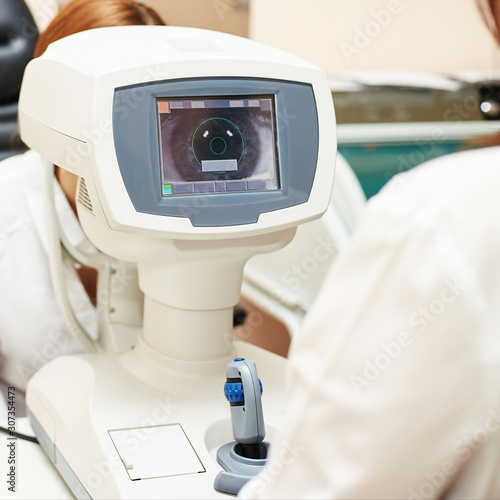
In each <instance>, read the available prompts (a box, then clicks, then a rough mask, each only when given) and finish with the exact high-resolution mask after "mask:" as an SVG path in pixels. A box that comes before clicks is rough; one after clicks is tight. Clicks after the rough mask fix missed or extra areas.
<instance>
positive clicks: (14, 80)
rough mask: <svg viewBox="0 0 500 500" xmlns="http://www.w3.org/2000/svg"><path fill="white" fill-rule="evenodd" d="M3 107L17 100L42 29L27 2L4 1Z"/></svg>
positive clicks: (0, 36) (0, 0) (0, 38)
mask: <svg viewBox="0 0 500 500" xmlns="http://www.w3.org/2000/svg"><path fill="white" fill-rule="evenodd" d="M0 12H1V16H0V104H5V103H11V102H15V101H17V99H18V97H19V89H20V87H21V80H22V78H23V73H24V68H25V67H26V65H27V64H28V62H29V61H30V59H31V58H32V57H33V50H34V49H35V45H36V42H37V40H38V30H37V28H36V24H35V21H34V20H33V16H32V15H31V12H30V11H29V9H28V7H27V6H26V4H25V3H24V1H23V0H0Z"/></svg>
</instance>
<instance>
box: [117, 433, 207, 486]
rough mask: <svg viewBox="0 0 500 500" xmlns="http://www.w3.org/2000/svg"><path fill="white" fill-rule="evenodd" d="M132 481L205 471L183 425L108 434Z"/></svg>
mask: <svg viewBox="0 0 500 500" xmlns="http://www.w3.org/2000/svg"><path fill="white" fill-rule="evenodd" d="M109 435H110V436H111V439H112V441H113V443H114V445H115V447H116V450H117V451H118V454H119V455H120V458H121V460H122V463H123V465H124V467H125V469H126V470H127V473H128V475H129V477H130V479H131V480H132V481H136V480H138V479H152V478H155V477H165V476H178V475H181V474H197V473H199V472H205V467H203V464H202V463H201V461H200V459H199V458H198V455H197V454H196V452H195V450H194V448H193V446H192V444H191V442H190V441H189V439H188V437H187V436H186V433H185V432H184V429H183V428H182V426H181V425H180V424H169V425H158V426H152V427H137V428H133V429H117V430H111V431H109Z"/></svg>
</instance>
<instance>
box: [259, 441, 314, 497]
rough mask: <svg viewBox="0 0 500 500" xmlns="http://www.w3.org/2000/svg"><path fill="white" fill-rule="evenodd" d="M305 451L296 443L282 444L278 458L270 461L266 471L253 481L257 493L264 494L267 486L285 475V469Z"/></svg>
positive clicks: (267, 463) (304, 448) (286, 442)
mask: <svg viewBox="0 0 500 500" xmlns="http://www.w3.org/2000/svg"><path fill="white" fill-rule="evenodd" d="M275 446H276V445H275ZM305 450H306V447H305V446H302V445H299V444H297V443H296V442H295V441H293V442H292V443H290V442H288V441H284V442H283V443H281V446H280V451H279V453H278V456H277V457H273V458H271V459H268V460H267V462H266V466H265V468H264V470H263V471H262V472H261V473H260V474H259V475H258V477H257V478H256V479H254V480H253V487H254V488H255V491H256V492H257V493H259V492H262V491H263V490H264V489H265V488H266V486H267V485H269V484H272V483H274V481H276V479H277V478H278V477H279V476H281V474H283V471H284V470H285V468H286V467H287V466H288V465H290V464H292V463H293V462H295V460H297V459H298V458H299V457H300V455H301V453H303V452H304V451H305Z"/></svg>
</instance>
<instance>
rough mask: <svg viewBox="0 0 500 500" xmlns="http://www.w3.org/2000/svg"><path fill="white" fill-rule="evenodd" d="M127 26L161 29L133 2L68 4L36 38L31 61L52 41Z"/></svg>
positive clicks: (79, 0)
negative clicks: (88, 31) (77, 34)
mask: <svg viewBox="0 0 500 500" xmlns="http://www.w3.org/2000/svg"><path fill="white" fill-rule="evenodd" d="M128 25H160V26H161V25H165V22H164V21H163V19H162V18H161V17H160V16H159V15H158V14H157V13H156V12H155V11H154V10H153V9H152V8H150V7H148V6H146V5H144V4H142V3H138V2H135V1H134V0H72V1H71V2H69V3H68V4H66V5H65V6H64V7H63V8H62V9H61V11H60V12H59V13H58V14H57V16H56V17H55V18H54V19H53V20H52V22H51V23H50V24H49V25H48V27H47V29H46V30H45V31H44V32H43V33H42V34H41V35H40V38H39V39H38V43H37V45H36V47H35V54H34V56H35V57H38V56H41V55H42V54H43V53H44V52H45V49H46V48H47V47H48V46H49V45H50V44H51V43H52V42H55V41H56V40H59V39H60V38H64V37H66V36H69V35H72V34H74V33H79V32H80V31H85V30H89V29H93V28H106V27H108V26H128Z"/></svg>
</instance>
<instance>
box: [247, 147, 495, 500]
mask: <svg viewBox="0 0 500 500" xmlns="http://www.w3.org/2000/svg"><path fill="white" fill-rule="evenodd" d="M288 375H289V377H288V381H289V386H288V394H289V403H290V406H289V412H288V416H287V417H288V420H287V424H286V426H284V428H283V429H281V430H280V432H279V435H278V437H277V439H276V441H275V444H274V445H273V446H272V448H271V452H270V457H269V460H268V463H267V468H266V470H265V471H264V472H263V474H262V475H261V476H258V477H257V478H256V479H254V480H253V481H251V482H250V483H248V484H247V486H246V487H245V488H244V489H243V490H242V491H241V492H240V496H241V497H242V498H266V499H270V498H287V499H291V498H307V499H312V498H329V499H336V498H338V499H350V498H357V499H375V498H380V499H390V498H394V499H403V498H411V499H414V498H426V499H428V498H447V499H483V498H492V499H493V498H495V499H498V498H500V148H490V149H485V150H480V151H472V152H466V153H459V154H455V155H450V156H447V157H442V158H440V159H437V160H433V161H431V162H428V163H427V164H425V165H422V166H420V167H418V168H416V169H414V170H412V171H411V172H408V173H404V174H401V175H399V176H396V177H395V178H394V179H393V180H392V181H391V182H390V183H389V184H388V185H387V186H386V187H385V188H384V189H383V191H382V192H381V194H379V195H378V196H376V197H374V198H373V199H372V200H370V202H369V203H368V207H367V211H366V214H365V216H364V218H363V220H362V222H361V224H360V227H359V229H358V230H357V232H356V233H355V235H354V237H353V240H352V243H351V244H350V245H349V246H348V248H347V249H346V251H345V252H344V253H343V255H342V256H341V257H340V258H339V259H338V261H337V262H336V263H335V264H334V266H333V268H332V269H331V270H330V271H329V274H328V275H327V277H326V279H325V283H324V286H323V288H322V291H321V292H320V295H319V296H318V297H317V301H316V302H315V304H314V306H313V308H312V309H311V310H310V312H309V314H308V316H307V318H306V322H305V325H304V328H303V330H302V331H301V333H300V334H299V335H298V336H297V337H296V338H294V339H293V341H292V347H291V353H290V365H289V374H288ZM264 412H265V408H264Z"/></svg>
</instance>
